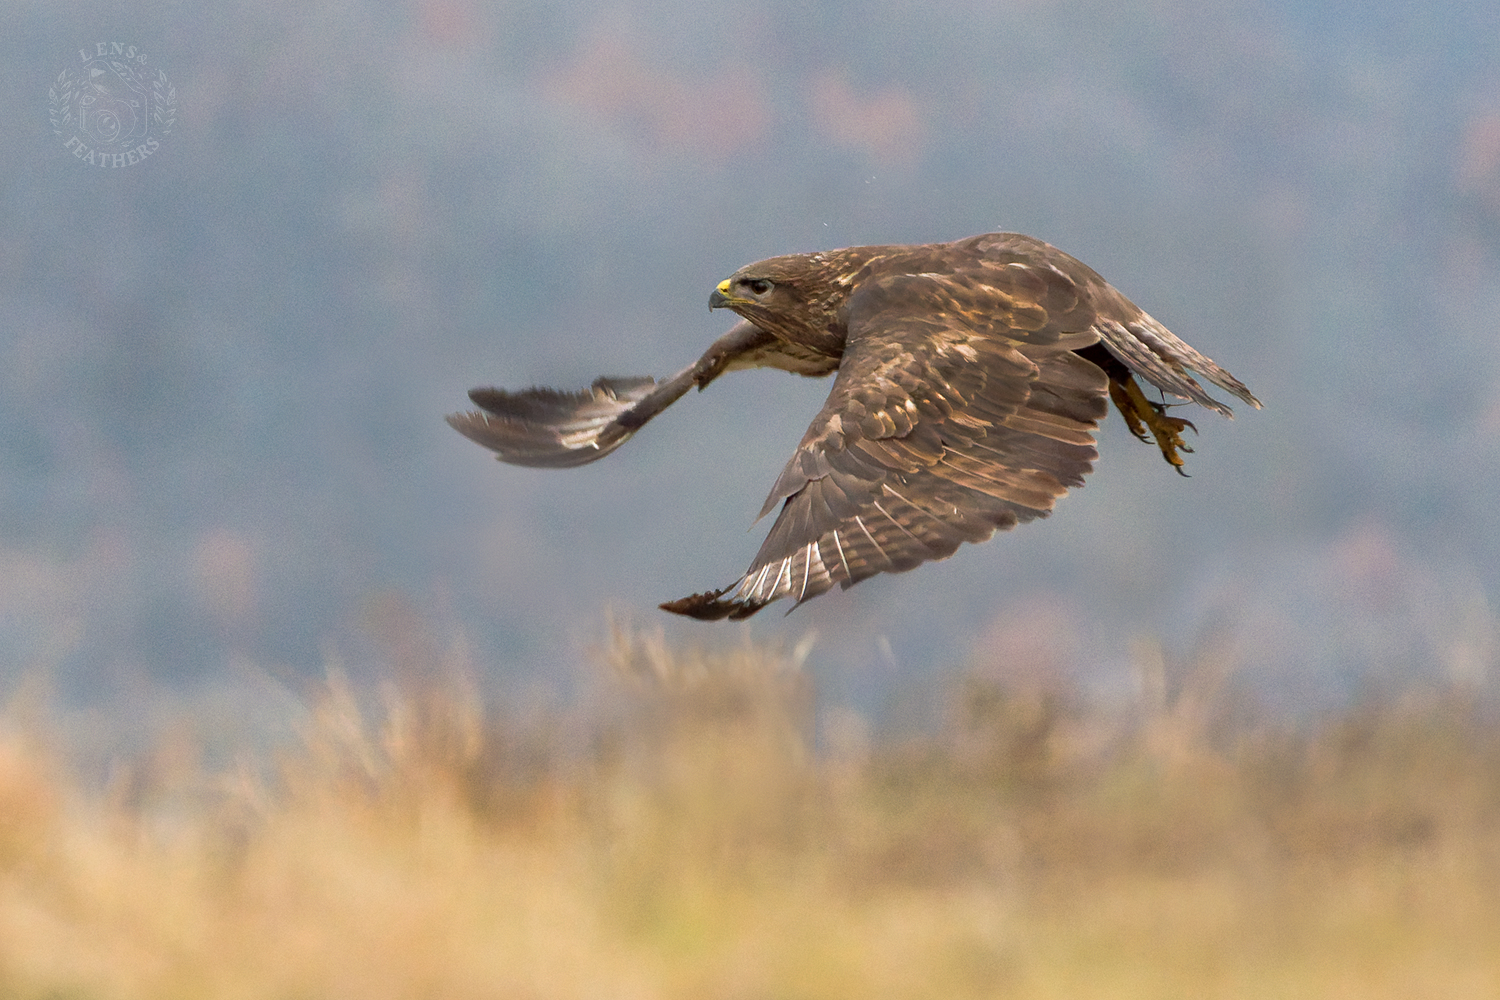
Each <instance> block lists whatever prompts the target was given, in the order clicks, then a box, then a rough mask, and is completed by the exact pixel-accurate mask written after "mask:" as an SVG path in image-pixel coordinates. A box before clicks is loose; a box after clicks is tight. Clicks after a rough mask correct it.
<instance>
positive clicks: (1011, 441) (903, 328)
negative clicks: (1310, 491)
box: [448, 233, 1260, 619]
mask: <svg viewBox="0 0 1500 1000" xmlns="http://www.w3.org/2000/svg"><path fill="white" fill-rule="evenodd" d="M709 305H710V306H711V307H713V308H729V309H732V310H734V311H735V312H737V313H739V314H740V316H742V317H744V318H743V320H742V321H741V322H739V323H737V324H736V325H735V326H734V327H733V328H731V329H730V331H729V332H728V333H726V334H725V335H724V336H723V337H720V338H719V339H718V340H717V341H715V343H714V344H713V345H712V346H711V347H710V348H709V349H708V351H707V352H706V353H705V354H704V355H703V356H702V357H701V358H699V359H698V361H697V362H696V363H694V364H693V365H691V366H689V367H688V368H686V369H684V370H683V371H681V372H679V373H678V374H677V375H676V376H674V377H673V378H671V379H668V380H666V381H664V382H661V383H657V382H655V381H654V380H652V379H649V378H601V379H598V380H597V381H595V382H594V384H593V385H592V386H591V387H590V388H589V389H586V390H584V391H582V392H577V393H564V392H557V391H555V390H551V389H528V390H526V391H524V392H516V393H511V392H505V391H503V390H500V389H475V390H474V391H473V392H471V393H470V394H469V396H470V398H471V399H472V400H473V401H474V403H475V404H476V405H478V406H479V407H480V408H481V411H476V412H469V413H460V414H454V415H452V416H450V417H449V418H448V422H449V423H450V424H452V425H453V427H454V428H455V429H456V430H458V431H459V432H460V433H462V434H464V435H466V436H467V437H469V438H471V439H473V440H474V441H477V442H479V443H480V444H482V445H484V446H485V447H487V448H491V449H493V450H494V451H496V452H498V453H499V457H500V459H501V460H502V461H506V462H511V463H514V464H517V465H537V466H547V467H563V466H572V465H581V464H583V463H585V462H591V461H594V460H595V459H598V458H601V457H603V456H604V455H607V454H608V453H609V452H611V451H613V450H614V449H615V448H617V447H619V446H620V445H621V444H623V443H624V442H625V440H626V439H627V438H629V437H630V436H631V435H632V434H634V433H635V431H636V430H638V429H639V428H640V427H641V426H642V425H643V424H645V423H646V421H648V420H650V419H651V418H652V417H653V416H655V415H656V414H658V413H660V412H661V411H662V410H663V409H665V408H666V407H667V406H669V405H670V404H671V403H673V402H674V401H676V400H677V399H678V398H679V397H681V396H682V394H683V393H685V392H686V391H687V390H688V389H689V388H690V387H692V386H694V385H696V386H697V387H698V388H699V389H702V388H704V387H705V386H707V385H708V383H709V382H711V381H713V380H714V379H715V378H717V377H718V376H719V375H721V374H723V373H724V372H726V371H733V370H735V369H740V368H753V367H764V366H769V367H775V368H781V369H784V370H787V371H792V372H797V373H798V374H802V375H818V376H821V375H828V374H831V373H833V372H835V371H836V372H837V373H838V375H837V378H835V379H834V383H833V389H832V391H831V392H830V393H829V395H828V401H827V402H826V403H824V404H823V409H822V410H821V411H819V413H818V415H817V416H816V417H814V418H813V422H812V425H811V426H810V427H809V428H808V429H807V433H806V434H805V435H804V436H803V438H802V443H801V444H800V445H798V446H797V450H796V452H795V453H794V454H793V455H792V458H791V460H790V461H789V462H787V464H786V467H785V468H784V469H783V470H782V472H781V475H780V476H779V477H778V478H777V480H776V484H775V485H774V486H773V487H772V488H771V494H770V496H769V497H767V498H766V503H765V506H764V508H762V510H761V516H762V517H764V516H765V515H766V514H768V513H770V512H771V511H772V510H774V509H775V508H776V507H777V505H778V504H779V505H780V507H781V512H780V514H779V515H778V516H777V518H776V521H775V523H774V524H773V525H772V526H771V531H770V534H769V535H767V537H766V540H765V543H764V544H763V545H762V546H761V549H760V552H759V553H757V555H756V556H755V559H754V560H753V561H752V562H751V564H750V568H749V569H748V570H747V571H746V572H745V574H744V575H743V576H741V577H740V578H739V579H738V580H736V581H735V582H734V583H731V584H730V585H729V586H727V587H724V588H723V589H720V590H715V591H710V592H708V593H703V594H694V595H693V596H691V597H685V598H683V599H681V600H677V601H670V602H668V603H666V604H663V605H662V607H663V608H664V609H666V610H668V611H673V612H676V613H678V614H685V615H690V616H692V617H694V618H705V619H717V618H746V617H749V616H750V615H753V614H754V613H755V612H757V611H759V610H760V609H761V608H763V607H764V606H765V605H767V604H769V603H770V602H772V601H775V600H778V599H780V598H782V597H791V598H792V599H793V600H794V601H795V602H796V603H797V604H801V603H802V602H803V601H806V600H809V599H810V598H812V597H815V596H817V595H818V594H821V593H823V592H824V591H826V590H828V589H829V588H831V587H832V586H833V585H834V584H835V583H837V584H839V585H840V586H842V587H845V588H847V587H851V586H853V585H854V584H856V583H858V582H859V581H860V580H863V579H865V578H867V577H870V576H874V575H875V574H876V573H883V572H892V573H898V572H902V571H904V570H909V569H912V568H913V567H915V566H917V565H919V564H921V563H923V562H926V561H927V560H929V559H943V558H946V557H947V556H950V555H952V554H953V552H954V551H955V550H956V549H957V548H958V546H959V544H960V543H962V542H981V541H984V540H985V539H987V538H989V537H990V536H991V535H992V534H994V533H995V531H997V530H1004V529H1006V528H1011V527H1014V526H1015V525H1017V524H1020V523H1022V522H1025V521H1030V520H1032V519H1033V518H1037V517H1045V516H1046V515H1047V514H1048V513H1050V512H1051V510H1052V507H1053V505H1054V504H1055V503H1056V502H1057V500H1058V499H1059V498H1060V497H1062V496H1063V495H1064V494H1065V493H1066V492H1067V491H1068V489H1069V488H1070V487H1075V486H1082V485H1083V477H1084V475H1085V474H1086V473H1088V472H1089V471H1090V470H1091V469H1092V468H1093V462H1094V459H1095V458H1097V457H1098V452H1097V451H1096V450H1095V446H1094V429H1095V428H1096V427H1097V426H1098V423H1099V420H1100V419H1101V418H1102V417H1103V416H1104V415H1105V412H1106V410H1107V409H1108V405H1109V403H1108V401H1109V400H1111V399H1113V400H1114V402H1115V405H1116V406H1117V407H1118V408H1119V410H1120V412H1121V414H1122V415H1123V416H1124V417H1125V421H1126V425H1127V426H1128V427H1129V428H1130V430H1131V432H1132V433H1133V434H1135V435H1136V436H1137V437H1139V438H1141V439H1142V440H1146V439H1147V435H1148V434H1149V435H1150V436H1151V438H1152V439H1154V441H1155V443H1156V444H1157V446H1158V447H1159V448H1160V449H1161V452H1162V456H1163V457H1164V458H1166V460H1167V461H1168V462H1170V463H1171V464H1172V465H1173V466H1174V467H1175V468H1176V469H1177V471H1178V472H1181V471H1182V458H1181V455H1180V452H1190V451H1191V450H1192V449H1191V448H1188V447H1187V445H1186V444H1184V442H1183V440H1182V431H1183V430H1184V429H1187V428H1192V426H1193V425H1192V424H1191V423H1189V422H1188V421H1186V420H1183V419H1180V418H1176V417H1170V416H1168V415H1167V410H1166V406H1165V404H1163V403H1157V402H1153V401H1151V400H1148V399H1147V398H1146V397H1145V395H1144V394H1143V393H1142V391H1141V388H1140V386H1139V385H1138V384H1137V383H1136V381H1135V378H1134V376H1140V377H1141V378H1143V379H1145V380H1146V381H1147V382H1149V383H1150V384H1151V385H1153V386H1155V387H1156V388H1157V389H1159V390H1160V391H1161V392H1163V393H1169V394H1171V395H1174V396H1178V397H1181V398H1183V399H1187V400H1191V401H1192V402H1195V403H1197V404H1199V405H1201V406H1204V407H1207V408H1208V409H1211V410H1214V411H1217V412H1219V413H1222V414H1224V415H1225V416H1229V415H1230V411H1229V407H1227V406H1225V405H1224V404H1223V403H1220V402H1219V401H1217V400H1215V399H1213V398H1212V397H1211V396H1209V395H1208V393H1207V392H1205V391H1204V389H1203V387H1202V386H1201V385H1200V384H1199V383H1198V382H1197V381H1196V380H1195V379H1194V378H1193V376H1192V374H1190V372H1197V373H1198V374H1199V375H1200V376H1202V377H1203V378H1204V379H1206V380H1207V381H1209V382H1211V383H1213V384H1214V385H1217V386H1220V387H1221V388H1223V389H1226V390H1228V391H1229V392H1230V393H1232V394H1234V395H1235V396H1237V397H1239V398H1240V399H1242V400H1244V401H1245V402H1247V403H1249V404H1250V405H1251V406H1255V407H1259V406H1260V402H1259V401H1258V400H1257V399H1256V398H1255V397H1254V396H1253V395H1251V393H1250V390H1248V389H1247V388H1245V386H1244V385H1242V384H1241V383H1240V382H1239V381H1238V380H1237V379H1235V378H1234V376H1232V375H1230V374H1229V373H1228V372H1227V371H1225V370H1224V369H1222V368H1220V367H1219V366H1218V365H1216V364H1214V362H1213V361H1211V360H1210V359H1209V358H1207V357H1204V356H1203V355H1202V354H1199V353H1198V352H1197V351H1195V350H1193V349H1192V348H1191V347H1189V346H1188V345H1187V344H1185V343H1183V342H1182V341H1180V340H1178V339H1177V338H1176V337H1174V336H1173V335H1172V334H1171V333H1170V332H1169V331H1168V330H1167V329H1166V327H1164V326H1162V325H1161V324H1160V323H1158V322H1156V320H1154V319H1152V318H1151V317H1150V316H1148V315H1146V313H1144V312H1143V311H1141V309H1140V308H1139V307H1137V306H1136V305H1135V304H1134V303H1132V302H1131V301H1130V300H1128V299H1127V298H1125V296H1123V295H1121V294H1120V293H1119V292H1118V291H1116V290H1115V289H1114V288H1113V287H1111V286H1110V285H1109V284H1108V283H1106V282H1105V281H1104V279H1103V278H1101V277H1099V275H1097V274H1096V273H1094V271H1093V270H1091V269H1090V268H1088V267H1087V266H1085V265H1084V264H1082V263H1081V262H1079V261H1078V260H1076V259H1074V258H1073V257H1070V256H1069V255H1068V254H1066V253H1063V252H1062V251H1061V250H1058V249H1056V248H1055V247H1051V246H1048V245H1047V244H1045V243H1042V242H1041V241H1039V240H1034V239H1032V238H1031V237H1029V236H1021V235H1019V234H1016V233H991V234H987V235H983V236H974V237H971V238H969V239H965V240H958V241H957V242H954V243H933V244H926V245H921V246H873V247H850V248H848V249H844V250H832V251H827V252H824V253H814V254H797V255H793V256H787V257H773V258H771V259H769V260H764V261H760V262H759V263H756V264H751V265H749V266H747V267H744V268H741V269H740V270H739V271H737V272H735V273H734V274H733V275H731V276H730V277H729V278H727V279H726V280H725V281H723V282H721V283H720V284H719V286H718V288H717V289H716V290H715V291H714V293H713V296H712V297H711V298H710V299H709ZM794 606H795V605H794Z"/></svg>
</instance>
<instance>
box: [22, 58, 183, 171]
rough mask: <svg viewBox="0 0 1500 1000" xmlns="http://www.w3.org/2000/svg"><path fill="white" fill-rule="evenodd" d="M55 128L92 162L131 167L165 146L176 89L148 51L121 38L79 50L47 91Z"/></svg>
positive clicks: (173, 114) (76, 152)
mask: <svg viewBox="0 0 1500 1000" xmlns="http://www.w3.org/2000/svg"><path fill="white" fill-rule="evenodd" d="M47 97H48V98H49V99H50V102H51V104H50V109H51V112H52V131H53V132H55V133H57V135H58V136H59V137H61V138H62V139H63V148H64V149H66V150H68V151H69V152H71V153H72V154H73V155H74V156H76V157H78V158H79V159H80V160H82V161H83V162H84V163H87V164H88V165H90V166H93V167H106V168H114V167H129V166H134V165H135V164H137V163H140V162H141V161H142V160H145V159H147V158H149V157H151V156H152V155H154V154H155V153H156V151H157V150H158V149H160V148H161V140H162V139H163V138H164V137H165V136H166V135H167V134H168V133H170V132H171V131H172V125H173V124H174V123H175V122H176V120H177V88H176V87H174V86H172V84H171V83H170V82H168V80H167V74H165V73H163V72H162V71H161V70H160V69H157V68H155V67H154V66H152V65H150V60H148V59H147V58H146V53H144V52H142V51H141V50H140V49H138V48H136V47H135V46H134V45H125V44H123V43H121V42H96V43H95V44H93V45H90V46H86V47H85V48H81V49H79V50H78V62H77V63H76V64H70V65H69V66H68V67H67V68H66V69H64V70H63V71H62V72H61V73H59V74H57V80H56V81H54V82H53V85H52V88H51V89H50V90H48V91H47Z"/></svg>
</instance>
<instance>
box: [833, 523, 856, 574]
mask: <svg viewBox="0 0 1500 1000" xmlns="http://www.w3.org/2000/svg"><path fill="white" fill-rule="evenodd" d="M833 544H834V547H835V548H837V549H838V550H839V562H840V563H842V564H843V566H844V579H846V580H852V579H854V574H853V573H851V572H849V559H848V558H847V557H846V556H845V555H844V543H843V542H841V541H839V529H837V528H834V529H833Z"/></svg>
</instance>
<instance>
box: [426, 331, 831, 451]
mask: <svg viewBox="0 0 1500 1000" xmlns="http://www.w3.org/2000/svg"><path fill="white" fill-rule="evenodd" d="M759 365H771V366H775V367H782V368H787V369H788V370H790V371H800V370H802V368H799V367H798V366H799V365H801V366H803V367H806V363H805V362H803V361H802V359H800V358H789V357H785V356H784V352H781V351H779V350H778V348H777V343H776V338H775V337H773V336H771V335H770V334H769V333H766V332H765V331H764V330H761V329H760V328H759V327H757V326H755V325H754V324H753V323H749V322H747V321H745V320H741V321H740V322H738V323H736V324H735V325H734V326H732V327H730V328H729V332H727V333H725V334H724V336H722V337H720V338H719V339H718V340H716V341H714V343H713V345H712V346H710V347H709V349H708V350H707V351H705V352H704V354H703V356H702V357H701V358H699V359H698V360H697V361H695V362H694V363H693V364H691V365H689V366H688V367H686V368H684V369H683V370H682V371H680V372H678V373H677V374H676V375H673V376H672V377H671V378H669V379H667V380H666V381H665V382H657V381H656V380H655V379H653V378H649V377H635V378H598V379H595V380H594V383H593V385H591V386H589V387H588V388H587V389H584V390H582V391H579V392H564V391H562V390H559V389H543V388H534V389H525V390H522V391H520V392H509V391H507V390H505V389H493V388H491V389H473V390H471V391H470V392H469V399H471V400H472V401H473V402H474V405H476V406H478V407H479V409H478V410H470V411H468V412H467V413H453V414H450V415H449V416H448V424H449V426H451V427H452V428H453V429H454V430H456V431H458V432H459V433H460V434H462V435H463V436H464V437H466V438H468V439H469V440H471V441H475V442H477V443H479V444H482V445H484V446H485V447H486V448H489V449H490V450H491V451H493V452H495V454H496V457H497V458H499V459H500V461H502V462H509V463H510V464H511V465H530V466H537V467H541V468H549V469H565V468H569V467H572V466H575V465H586V464H587V463H589V462H593V461H596V460H598V459H601V458H603V457H604V456H605V455H608V454H609V453H610V452H612V451H614V450H615V449H616V448H618V447H620V445H622V444H624V443H625V442H626V441H628V440H630V437H631V435H633V434H635V432H636V431H638V430H640V429H641V427H642V426H644V425H645V423H646V421H648V420H650V419H651V418H652V417H654V416H656V415H657V414H658V413H660V412H661V411H662V410H665V409H666V408H667V407H669V406H671V405H672V404H673V403H675V402H677V400H678V399H680V398H682V395H683V393H685V392H687V391H688V390H689V389H690V388H692V387H693V386H695V385H696V386H697V387H698V388H700V389H701V388H703V387H704V386H706V385H708V383H710V382H712V381H713V380H714V379H715V378H717V377H718V376H719V375H721V374H723V373H724V372H726V371H732V370H734V369H736V368H743V367H755V366H759ZM825 373H826V372H825Z"/></svg>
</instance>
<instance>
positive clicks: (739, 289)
mask: <svg viewBox="0 0 1500 1000" xmlns="http://www.w3.org/2000/svg"><path fill="white" fill-rule="evenodd" d="M870 249H877V248H868V247H852V248H850V249H847V250H833V251H827V252H824V253H809V254H792V255H790V256H786V257H771V258H769V259H767V260H762V261H757V262H755V263H754V264H747V265H745V266H744V267H742V268H740V269H739V270H738V271H736V272H734V273H733V274H731V275H730V276H729V277H727V278H725V279H724V280H723V281H721V282H719V284H718V287H716V288H715V289H714V291H713V294H712V295H710V296H709V297H708V307H709V308H710V309H732V310H734V311H735V312H737V313H739V314H740V315H741V316H743V317H745V318H746V319H748V320H749V321H750V322H752V323H754V324H755V325H756V326H758V327H760V328H761V329H763V330H767V331H769V332H771V333H775V334H779V335H781V336H783V337H786V338H788V339H790V340H802V339H805V338H806V336H807V335H812V336H814V337H819V338H821V337H823V336H826V335H827V334H829V333H830V332H832V331H835V330H837V331H838V332H839V335H840V336H842V328H843V325H844V316H843V310H844V306H845V304H846V303H847V301H848V298H849V292H850V289H851V283H850V282H851V279H852V278H853V277H854V275H855V274H856V273H857V272H858V271H859V270H860V268H862V267H863V266H864V265H865V264H866V263H867V255H865V254H863V253H860V251H864V250H870Z"/></svg>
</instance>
